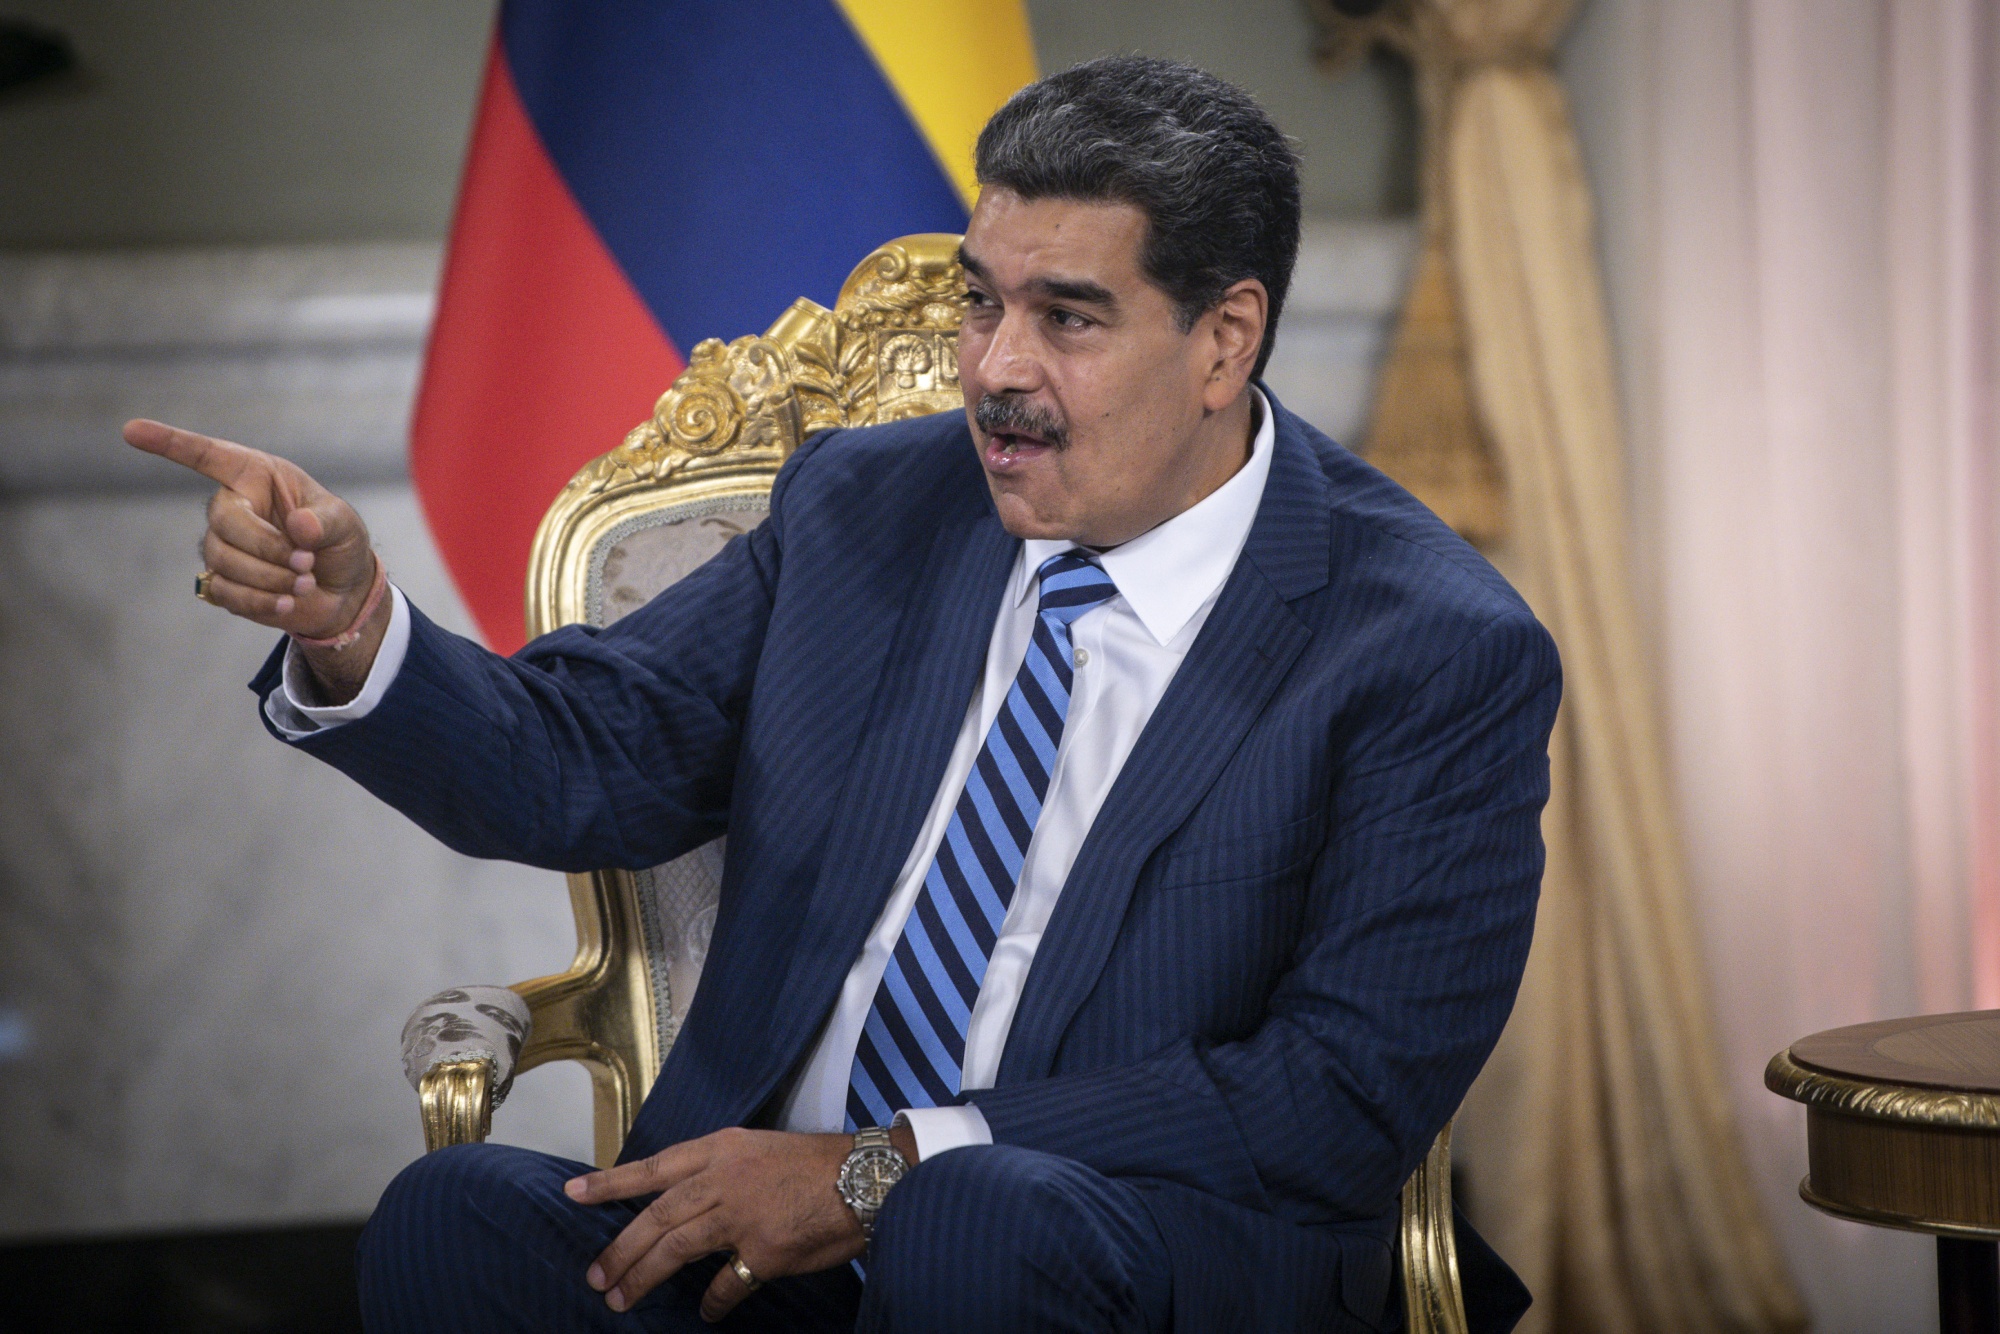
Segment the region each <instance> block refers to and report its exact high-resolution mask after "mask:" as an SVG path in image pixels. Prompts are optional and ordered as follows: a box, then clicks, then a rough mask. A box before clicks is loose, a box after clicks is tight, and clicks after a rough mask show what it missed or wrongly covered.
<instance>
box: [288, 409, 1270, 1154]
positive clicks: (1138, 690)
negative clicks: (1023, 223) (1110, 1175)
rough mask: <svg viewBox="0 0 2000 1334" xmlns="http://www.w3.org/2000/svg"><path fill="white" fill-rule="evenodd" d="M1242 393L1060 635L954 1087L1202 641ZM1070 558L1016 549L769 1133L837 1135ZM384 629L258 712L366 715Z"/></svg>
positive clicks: (1260, 443) (388, 642)
mask: <svg viewBox="0 0 2000 1334" xmlns="http://www.w3.org/2000/svg"><path fill="white" fill-rule="evenodd" d="M1251 393H1252V394H1253V395H1255V402H1254V406H1255V407H1256V410H1257V415H1258V427H1257V431H1256V435H1255V437H1254V439H1253V440H1252V442H1251V451H1250V459H1249V461H1248V462H1247V463H1245V464H1244V466H1243V467H1242V468H1240V469H1238V470H1237V472H1236V474H1235V475H1234V476H1232V477H1231V478H1230V479H1229V480H1228V481H1226V482H1224V483H1223V484H1222V485H1221V486H1220V487H1218V488H1217V489H1216V490H1215V491H1213V492H1212V493H1210V494H1209V495H1208V496H1206V497H1204V498H1203V499H1202V500H1201V501H1200V503H1198V504H1196V505H1194V506H1192V507H1191V508H1189V509H1187V510H1184V511H1183V512H1181V513H1180V514H1178V515H1176V516H1174V517H1173V518H1171V519H1169V520H1167V521H1166V522H1165V523H1163V524H1161V525H1159V526H1158V527H1157V528H1154V529H1152V530H1151V531H1149V532H1146V533H1143V534H1141V535H1140V536H1138V537H1135V538H1133V539H1132V540H1131V541H1129V542H1127V543H1125V544H1124V545H1122V546H1119V547H1115V548H1113V549H1111V550H1109V551H1106V552H1104V553H1102V555H1101V556H1100V557H1099V562H1100V563H1101V564H1102V565H1103V567H1104V571H1105V573H1106V574H1108V575H1110V576H1111V580H1112V582H1113V583H1115V584H1116V585H1117V586H1118V595H1117V596H1116V597H1113V598H1111V599H1109V600H1108V601H1106V602H1104V603H1101V604H1100V605H1098V606H1096V607H1093V608H1092V609H1091V610H1089V611H1087V612H1085V613H1084V614H1083V615H1082V616H1079V617H1078V618H1077V619H1076V620H1075V621H1074V622H1072V623H1071V625H1070V640H1071V642H1072V643H1073V644H1074V645H1075V647H1076V680H1075V686H1074V688H1073V690H1072V692H1071V696H1070V706H1069V714H1068V716H1067V718H1066V719H1065V721H1064V724H1063V735H1062V742H1061V745H1060V748H1059V749H1058V750H1057V753H1056V764H1055V770H1054V772H1053V773H1052V774H1051V775H1050V778H1049V790H1048V793H1047V795H1046V796H1045V797H1044V799H1043V802H1042V814H1041V819H1040V820H1039V821H1038V822H1037V824H1036V825H1035V832H1034V837H1033V838H1032V839H1031V840H1030V841H1029V843H1028V851H1027V855H1026V858H1025V860H1024V862H1023V864H1022V868H1021V879H1020V883H1019V884H1018V885H1016V886H1015V889H1014V897H1013V899H1012V901H1011V902H1010V903H1009V905H1008V908H1007V917H1006V920H1005V921H1004V922H1002V923H1001V927H1000V934H999V938H998V940H997V942H996V943H995V945H994V947H993V957H992V960H991V961H990V962H989V964H988V965H987V969H986V980H985V982H984V983H983V984H982V985H981V987H980V991H979V999H978V1000H977V1002H975V1003H974V1005H973V1007H972V1017H971V1021H970V1023H969V1025H968V1027H967V1030H966V1036H965V1060H964V1063H963V1066H962V1075H963V1077H962V1081H961V1085H960V1086H961V1087H962V1088H966V1089H979V1088H991V1087H992V1085H993V1078H994V1075H995V1074H996V1073H997V1072H998V1070H999V1068H1000V1056H1001V1053H1002V1052H1003V1051H1004V1050H1005V1049H1006V1045H1007V1032H1008V1029H1009V1028H1010V1027H1011V1026H1012V1025H1013V1022H1014V1011H1015V1007H1016V1006H1018V1005H1019V1004H1020V1000H1021V992H1022V989H1023V988H1024V987H1025V986H1026V984H1027V980H1028V970H1029V968H1030V967H1031V966H1032V965H1033V963H1034V961H1035V949H1036V947H1037V946H1038V945H1040V944H1041V939H1042V930H1043V928H1044V927H1046V926H1047V925H1048V921H1049V916H1050V914H1051V913H1053V912H1054V911H1055V906H1056V900H1057V899H1058V898H1060V897H1061V896H1062V892H1063V882H1064V881H1066V880H1067V879H1068V878H1069V871H1070V866H1071V865H1072V864H1073V863H1074V862H1075V861H1076V856H1077V853H1078V852H1079V851H1080V850H1081V849H1082V847H1083V840H1084V837H1085V836H1086V835H1087V834H1089V832H1090V826H1091V823H1092V821H1094V820H1095V819H1096V818H1097V811H1098V808H1099V807H1100V806H1102V805H1103V804H1104V799H1105V797H1106V796H1108V795H1109V794H1110V792H1111V786H1112V784H1113V783H1114V782H1116V781H1117V779H1118V774H1119V771H1120V770H1121V769H1123V768H1124V767H1125V759H1126V757H1127V756H1128V755H1130V754H1131V753H1132V747H1133V746H1134V745H1135V744H1136V743H1137V742H1138V740H1139V734H1140V733H1141V732H1143V731H1144V730H1145V727H1146V722H1147V720H1148V719H1150V718H1151V717H1152V716H1153V709H1154V708H1155V707H1156V706H1157V705H1158V704H1159V702H1160V697H1161V696H1162V695H1164V694H1166V692H1167V686H1168V684H1169V683H1170V682H1172V680H1173V678H1174V673H1175V672H1176V671H1178V670H1179V668H1180V665H1181V660H1182V659H1183V658H1185V657H1186V656H1187V652H1188V649H1189V648H1190V647H1191V646H1192V645H1193V644H1194V641H1195V637H1196V636H1197V635H1199V634H1200V633H1201V627H1202V625H1203V624H1204V623H1205V622H1206V621H1207V620H1208V614H1209V612H1210V611H1211V610H1212V609H1213V608H1214V606H1215V600H1216V597H1217V595H1219V594H1220V593H1221V591H1222V585H1223V583H1224V581H1225V580H1227V579H1228V577H1229V572H1230V571H1231V570H1232V569H1234V568H1235V565H1236V559H1237V557H1238V556H1239V555H1240V554H1241V553H1242V550H1243V544H1244V542H1245V541H1246V540H1247V539H1248V537H1249V535H1250V525H1251V522H1252V521H1253V520H1254V519H1255V518H1256V516H1257V506H1258V504H1259V502H1260V501H1261V500H1262V499H1263V495H1264V482H1265V479H1266V478H1267V477H1268V476H1269V475H1270V471H1271V451H1272V448H1273V442H1274V438H1275V428H1274V426H1273V423H1272V420H1271V410H1270V405H1269V404H1268V403H1267V402H1266V401H1265V400H1264V397H1263V395H1262V394H1261V393H1258V392H1257V391H1256V390H1254V389H1253V390H1252V391H1251ZM1074 547H1075V543H1073V542H1067V541H1049V540H1043V539H1030V540H1028V541H1025V542H1023V543H1022V544H1021V551H1020V553H1019V554H1018V555H1017V556H1016V557H1015V559H1014V569H1013V573H1012V575H1011V576H1010V577H1009V579H1008V581H1007V587H1006V590H1005V592H1004V593H1003V594H1002V597H1001V602H1000V607H999V608H998V615H997V616H996V618H995V620H994V624H993V637H992V639H991V640H990V641H989V642H988V644H987V649H986V671H985V674H984V676H983V677H982V679H981V681H980V685H979V689H978V690H977V692H976V693H975V694H974V695H973V698H972V702H971V703H970V704H969V705H968V706H967V708H966V711H965V721H964V722H963V723H962V724H961V725H960V727H959V732H958V740H957V742H956V744H955V745H954V746H953V747H952V752H951V762H950V764H949V765H947V766H946V768H945V772H944V776H943V778H942V779H941V780H940V781H939V783H938V788H937V794H936V795H935V796H934V797H933V798H932V799H931V806H930V811H929V813H928V814H927V815H926V816H925V817H924V823H923V826H922V828H921V829H920V830H919V832H918V834H917V840H916V843H915V845H914V846H912V847H911V849H910V854H909V857H908V858H907V859H906V860H905V861H904V863H903V868H902V870H901V871H900V872H899V873H898V874H897V876H896V883H895V887H894V888H893V890H892V891H891V892H890V895H889V901H888V903H887V904H886V905H885V906H884V907H883V909H882V914H881V916H880V917H878V918H877V919H876V922H875V926H874V929H873V930H871V931H870V932H869V934H868V940H867V943H866V944H865V945H864V946H863V947H862V950H861V957H860V958H859V959H857V960H855V962H854V967H853V968H851V969H850V970H849V971H848V974H847V980H846V982H845V984H844V985H843V986H842V987H841V992H840V999H839V1001H838V1002H837V1003H836V1004H835V1006H834V1009H833V1013H832V1015H831V1016H829V1017H828V1019H827V1022H826V1024H825V1026H824V1027H823V1028H822V1029H821V1030H820V1034H819V1037H818V1039H817V1041H816V1042H815V1044H814V1046H813V1051H812V1055H811V1057H810V1058H809V1059H808V1060H807V1062H806V1065H805V1068H804V1069H803V1070H802V1071H800V1073H799V1076H798V1078H797V1079H796V1080H795V1081H794V1082H793V1084H792V1087H791V1090H790V1091H789V1093H788V1094H787V1095H786V1098H785V1102H784V1106H783V1108H782V1110H781V1112H780V1114H779V1118H778V1125H779V1128H780V1129H784V1130H794V1131H838V1130H840V1129H842V1128H843V1127H844V1126H845V1124H846V1117H847V1084H848V1076H849V1074H850V1072H851V1071H852V1070H853V1068H854V1051H855V1047H856V1045H857V1044H858V1043H859V1042H860V1038H861V1028H862V1025H863V1024H864V1023H865V1022H866V1021H867V1018H868V1011H869V1009H870V1007H871V1006H873V1004H874V1003H875V992H876V990H877V988H879V987H880V986H881V983H882V974H883V971H884V970H885V969H886V968H887V967H888V965H889V956H890V954H891V953H893V952H894V950H895V948H896V941H897V940H898V939H900V938H901V936H902V934H903V924H904V922H905V921H906V920H908V918H909V915H910V912H911V910H912V909H913V908H914V907H915V906H916V900H917V894H918V893H919V892H920V891H921V889H922V888H923V882H924V877H925V875H926V874H927V873H928V872H929V870H930V865H931V862H932V861H933V860H934V859H935V858H936V856H937V848H938V844H939V842H940V841H941V840H942V839H943V838H944V832H945V829H946V827H947V826H948V825H949V824H950V823H951V815H952V809H953V807H954V806H956V805H957V803H958V796H959V793H960V791H961V790H962V789H963V788H964V786H965V780H966V776H967V775H968V774H970V773H971V772H972V765H973V762H974V761H975V760H976V759H977V758H978V757H979V751H980V749H981V748H982V747H983V746H984V745H985V743H986V733H987V731H988V730H989V729H990V728H991V727H992V725H993V719H994V716H995V715H996V714H998V713H999V711H1000V705H1001V704H1002V703H1003V702H1004V701H1005V700H1006V698H1007V692H1008V690H1009V689H1010V688H1011V687H1012V685H1013V683H1014V676H1015V674H1016V673H1017V672H1018V671H1019V670H1020V667H1021V662H1022V659H1023V658H1024V657H1025V656H1026V654H1027V651H1028V639H1029V637H1030V636H1031V635H1032V633H1033V631H1034V623H1035V616H1036V612H1037V608H1038V605H1039V600H1040V580H1039V579H1038V577H1037V571H1038V570H1039V569H1040V567H1041V564H1042V562H1043V561H1045V560H1047V559H1048V558H1049V557H1051V556H1056V555H1060V554H1062V553H1063V552H1065V551H1069V550H1071V549H1073V548H1074ZM394 597H395V601H394V604H393V606H392V607H391V609H390V621H389V629H388V633H387V634H386V635H385V636H384V637H383V641H382V647H381V649H380V651H379V652H378V653H377V655H376V659H375V665H374V667H373V668H372V669H371V670H370V672H369V675H368V679H367V681H366V683H364V685H363V686H362V689H361V693H360V694H359V695H357V696H356V697H355V698H354V699H353V700H352V701H351V702H350V703H347V704H344V705H338V706H331V707H320V706H308V705H306V704H304V703H303V702H302V701H303V700H305V699H309V698H311V696H310V694H308V693H307V692H306V691H305V689H304V688H303V687H304V681H305V677H304V672H305V666H304V663H303V661H302V660H301V655H300V654H299V652H298V650H297V648H296V647H294V649H293V650H292V651H291V653H290V654H288V655H287V657H286V661H285V680H284V689H283V690H282V691H273V692H272V693H271V696H270V703H269V704H268V705H267V713H268V716H269V717H270V719H271V722H272V723H273V725H275V726H276V727H277V728H278V730H279V731H280V732H281V733H283V734H284V735H286V736H288V737H291V738H293V739H294V740H296V739H297V738H299V737H301V736H305V735H307V734H309V733H311V732H314V731H318V730H319V729H320V728H322V727H328V726H334V725H337V724H339V723H342V722H348V721H351V720H353V719H356V718H360V717H363V716H365V715H366V714H367V713H368V712H369V711H370V710H372V709H373V708H374V707H375V705H376V703H377V702H379V701H380V700H381V698H382V696H383V694H384V693H385V692H386V691H387V690H388V688H389V685H390V683H391V682H392V681H393V680H394V679H395V675H396V672H397V671H398V670H399V669H400V668H401V666H402V661H403V656H404V653H405V651H406V650H407V647H408V645H409V637H410V631H409V610H408V607H407V606H406V604H405V603H404V601H403V596H402V594H401V592H396V593H395V594H394ZM897 1119H898V1120H900V1121H904V1122H907V1124H908V1125H909V1126H910V1129H911V1132H912V1133H913V1135H914V1136H915V1138H916V1141H917V1153H918V1156H919V1157H920V1158H930V1157H933V1156H935V1155H936V1154H939V1153H942V1152H945V1151H946V1150H948V1149H955V1148H960V1147H963V1146H965V1145H968V1144H990V1143H992V1142H993V1136H992V1132H991V1131H990V1130H989V1129H988V1128H987V1125H986V1118H985V1117H984V1116H982V1115H981V1114H980V1112H979V1109H978V1108H976V1107H971V1106H963V1107H927V1108H916V1109H910V1110H907V1111H904V1112H901V1113H899V1114H898V1117H897Z"/></svg>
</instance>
